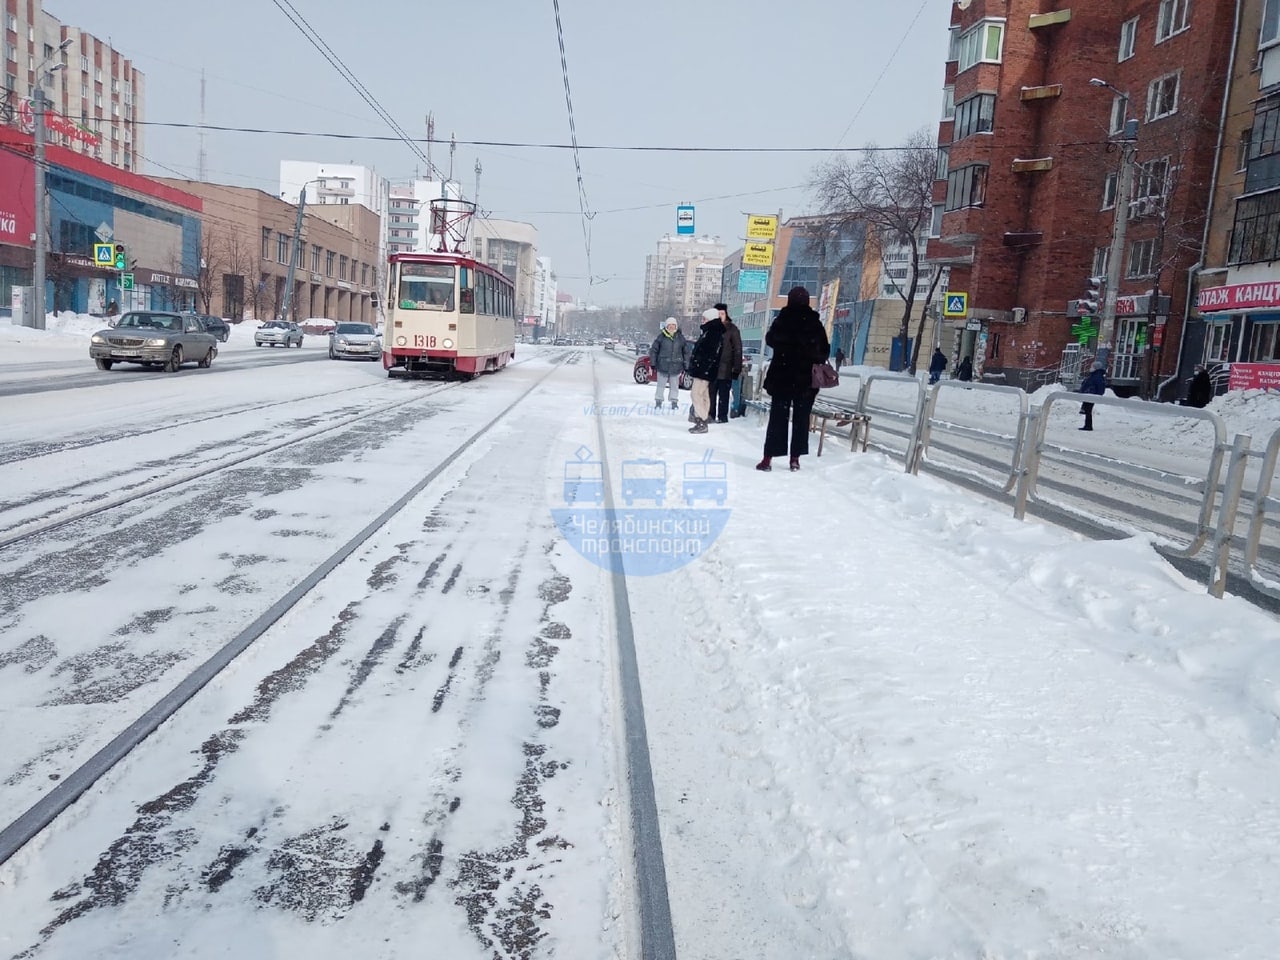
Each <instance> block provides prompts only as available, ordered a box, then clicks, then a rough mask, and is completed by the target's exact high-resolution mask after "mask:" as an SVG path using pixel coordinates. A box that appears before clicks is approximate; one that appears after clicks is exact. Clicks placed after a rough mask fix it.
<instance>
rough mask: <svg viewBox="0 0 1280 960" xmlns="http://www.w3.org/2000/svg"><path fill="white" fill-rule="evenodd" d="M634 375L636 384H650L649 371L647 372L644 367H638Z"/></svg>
mask: <svg viewBox="0 0 1280 960" xmlns="http://www.w3.org/2000/svg"><path fill="white" fill-rule="evenodd" d="M632 373H633V375H634V376H635V381H636V383H648V382H649V371H648V370H646V369H645V368H644V367H636V368H635V370H634V371H632Z"/></svg>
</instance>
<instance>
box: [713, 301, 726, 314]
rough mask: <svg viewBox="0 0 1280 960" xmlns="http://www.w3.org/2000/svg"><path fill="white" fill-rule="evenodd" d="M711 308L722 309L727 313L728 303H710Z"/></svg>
mask: <svg viewBox="0 0 1280 960" xmlns="http://www.w3.org/2000/svg"><path fill="white" fill-rule="evenodd" d="M711 309H712V310H723V311H724V312H725V313H728V312H729V305H728V304H727V303H713V304H712V305H711Z"/></svg>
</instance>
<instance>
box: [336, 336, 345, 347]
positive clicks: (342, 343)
mask: <svg viewBox="0 0 1280 960" xmlns="http://www.w3.org/2000/svg"><path fill="white" fill-rule="evenodd" d="M346 345H347V338H346V337H339V338H338V346H340V347H345V346H346Z"/></svg>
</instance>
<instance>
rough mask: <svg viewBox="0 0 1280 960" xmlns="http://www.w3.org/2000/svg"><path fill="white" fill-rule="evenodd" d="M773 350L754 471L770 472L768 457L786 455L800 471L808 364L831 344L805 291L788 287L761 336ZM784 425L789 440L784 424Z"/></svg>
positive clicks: (809, 398) (809, 392)
mask: <svg viewBox="0 0 1280 960" xmlns="http://www.w3.org/2000/svg"><path fill="white" fill-rule="evenodd" d="M764 342H765V343H766V344H767V345H768V346H770V347H772V348H773V359H772V361H771V362H770V363H769V372H768V373H766V374H765V378H764V388H765V390H766V391H768V393H769V397H770V403H769V425H768V427H767V428H766V429H765V435H764V459H762V460H761V461H760V462H759V463H757V464H756V469H757V470H772V469H773V467H772V465H771V461H772V460H773V458H774V457H780V456H782V455H783V454H788V455H789V456H790V457H791V469H792V470H799V469H800V458H801V457H803V456H804V455H805V454H807V453H808V452H809V413H810V411H811V410H812V409H813V401H814V399H815V398H816V397H817V396H818V391H817V389H816V388H815V387H814V386H813V365H814V364H815V363H823V362H824V361H826V359H827V358H828V357H830V356H831V342H830V341H829V340H828V339H827V331H826V330H825V329H824V328H823V326H822V321H821V320H820V319H819V318H818V313H817V311H816V310H814V309H813V308H812V307H810V306H809V291H808V290H806V289H805V288H804V287H792V288H791V291H790V292H789V293H788V294H787V305H786V306H785V307H783V308H782V309H781V310H779V311H778V316H777V319H775V320H774V321H773V324H772V325H771V326H770V327H769V332H768V333H766V334H765V338H764ZM788 424H790V428H791V436H790V442H788V437H787V427H788Z"/></svg>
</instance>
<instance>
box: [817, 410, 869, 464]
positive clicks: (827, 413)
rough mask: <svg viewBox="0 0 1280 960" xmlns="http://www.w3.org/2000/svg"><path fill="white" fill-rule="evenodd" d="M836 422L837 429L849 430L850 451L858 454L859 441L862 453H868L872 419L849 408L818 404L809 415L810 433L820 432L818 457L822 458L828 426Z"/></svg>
mask: <svg viewBox="0 0 1280 960" xmlns="http://www.w3.org/2000/svg"><path fill="white" fill-rule="evenodd" d="M833 420H834V421H835V425H836V426H837V427H848V428H849V450H850V451H852V452H856V451H857V449H858V443H859V440H861V443H862V452H863V453H866V452H867V441H868V437H869V435H870V433H871V417H870V416H869V415H867V414H865V413H859V412H858V411H857V410H854V409H852V408H849V407H837V406H831V405H828V404H816V405H815V406H814V408H813V411H812V412H811V413H810V414H809V432H810V433H812V432H813V431H814V430H817V431H818V454H817V455H818V456H822V445H823V443H824V441H825V440H826V439H827V425H828V424H829V423H831V421H833Z"/></svg>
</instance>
